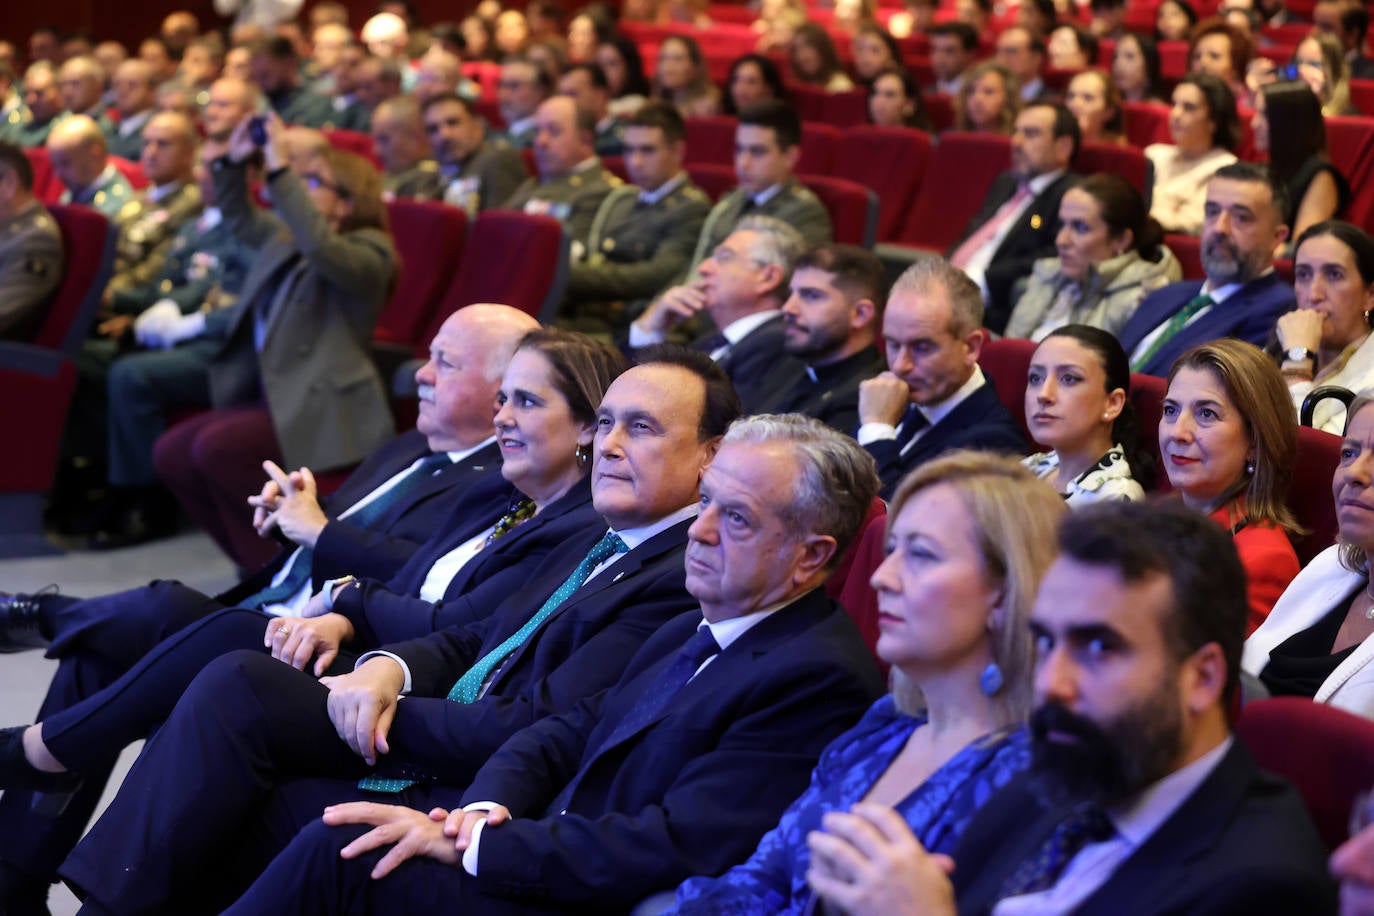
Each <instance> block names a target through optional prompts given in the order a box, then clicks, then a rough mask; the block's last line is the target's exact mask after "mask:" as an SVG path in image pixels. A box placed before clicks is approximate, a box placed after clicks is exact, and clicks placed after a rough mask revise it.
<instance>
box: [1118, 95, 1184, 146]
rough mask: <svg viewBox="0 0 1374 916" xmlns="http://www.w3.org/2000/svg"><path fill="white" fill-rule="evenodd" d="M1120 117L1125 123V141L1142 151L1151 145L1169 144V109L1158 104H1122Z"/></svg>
mask: <svg viewBox="0 0 1374 916" xmlns="http://www.w3.org/2000/svg"><path fill="white" fill-rule="evenodd" d="M1121 115H1122V117H1123V118H1124V119H1125V121H1126V140H1127V141H1128V142H1129V143H1130V144H1131V146H1136V147H1139V148H1140V149H1144V148H1145V147H1147V146H1149V145H1150V144H1151V143H1171V142H1173V141H1172V140H1171V138H1170V136H1169V107H1168V106H1167V105H1161V104H1160V103H1158V102H1124V103H1122V105H1121Z"/></svg>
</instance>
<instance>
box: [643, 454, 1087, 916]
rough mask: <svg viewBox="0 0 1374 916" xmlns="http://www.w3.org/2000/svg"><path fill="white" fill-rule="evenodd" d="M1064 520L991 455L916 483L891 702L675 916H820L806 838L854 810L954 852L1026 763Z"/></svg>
mask: <svg viewBox="0 0 1374 916" xmlns="http://www.w3.org/2000/svg"><path fill="white" fill-rule="evenodd" d="M1064 511H1065V510H1064V503H1063V501H1062V500H1061V499H1060V498H1059V497H1058V496H1057V495H1056V494H1055V493H1054V491H1053V490H1052V489H1050V487H1049V486H1047V485H1046V484H1044V483H1042V482H1040V481H1038V480H1036V479H1035V477H1034V476H1033V475H1032V474H1031V473H1030V471H1028V470H1026V469H1025V468H1024V467H1022V466H1021V465H1020V464H1018V463H1017V462H1016V461H1015V460H1014V459H1011V458H1005V457H999V456H994V455H991V454H986V453H979V452H954V453H951V454H948V455H945V456H943V457H941V458H937V459H935V460H933V461H931V462H929V463H927V464H924V465H922V466H921V467H920V468H919V469H917V470H916V471H914V472H912V474H911V475H910V476H908V477H907V478H906V479H905V480H904V481H902V483H901V485H900V486H899V487H898V488H897V492H896V494H895V496H894V497H893V499H892V505H891V508H890V510H889V514H888V532H887V548H886V550H887V558H886V559H885V560H883V562H882V565H880V566H879V567H878V568H877V570H875V571H874V573H873V576H872V580H871V582H872V585H873V588H874V589H875V590H876V591H877V592H878V614H879V621H878V624H879V629H880V631H881V635H880V636H879V638H878V646H877V651H878V655H879V656H880V657H881V658H882V659H883V660H884V661H886V662H888V663H889V664H891V665H892V677H891V686H892V692H891V694H890V695H889V696H887V697H884V698H883V699H881V700H879V701H878V702H877V703H875V704H874V705H873V706H872V707H871V708H870V709H869V711H868V713H867V714H866V715H865V716H864V718H863V719H862V720H861V721H860V722H859V724H858V725H856V726H855V727H854V728H853V729H851V730H850V731H849V732H847V733H845V734H844V735H841V736H840V737H839V738H837V739H836V740H835V741H834V742H833V743H831V745H830V746H829V747H828V748H827V749H826V750H825V752H824V753H823V754H822V755H821V759H820V762H819V763H818V764H817V766H816V769H815V771H814V772H813V774H812V779H811V786H810V788H808V789H807V791H806V792H805V793H804V794H803V795H802V796H801V797H800V798H799V799H797V801H795V802H794V803H793V804H792V806H791V807H790V808H788V809H787V812H786V813H785V814H783V816H782V820H781V821H780V822H779V824H778V826H777V827H776V828H774V829H773V830H772V831H770V832H769V833H768V834H767V835H766V836H764V838H763V840H762V841H761V842H760V843H759V846H758V849H757V850H756V851H755V853H754V855H753V856H752V857H751V858H750V859H749V861H747V862H745V863H744V864H743V865H739V866H737V867H735V868H733V869H731V870H730V871H728V872H726V873H725V874H724V875H722V876H720V877H718V878H693V879H690V880H688V881H687V882H685V883H684V884H682V885H681V886H680V887H679V888H678V892H677V906H676V907H675V908H674V909H672V910H670V911H669V912H672V913H679V914H690V913H697V914H715V913H722V912H732V913H743V912H748V913H755V914H763V913H787V914H800V913H803V912H811V910H809V909H808V907H809V906H811V905H812V904H813V902H814V901H813V899H812V898H813V893H812V891H811V888H810V887H809V886H808V884H807V881H806V872H807V868H808V866H809V865H810V861H811V856H810V852H809V850H808V848H807V844H806V835H807V833H808V832H809V831H811V830H814V829H818V828H819V826H820V823H821V819H822V817H823V816H824V815H825V814H826V813H827V812H830V811H847V810H849V809H850V808H851V806H853V805H854V804H855V803H856V802H861V801H862V802H869V803H873V804H880V805H887V806H890V807H893V808H895V809H896V811H897V813H898V814H900V815H901V816H902V817H903V819H905V820H906V821H907V823H908V824H909V825H910V827H911V829H912V831H913V832H914V833H915V834H916V836H917V838H918V839H919V840H920V841H921V843H922V845H923V846H924V847H925V848H926V849H927V850H929V851H930V852H935V853H948V852H950V851H951V850H952V849H953V848H954V844H955V843H956V842H957V841H958V839H959V834H960V831H961V830H962V828H963V826H964V824H966V823H967V821H968V818H969V817H970V816H971V815H972V813H973V812H974V811H975V810H976V809H977V808H978V806H979V805H980V804H981V803H982V801H983V800H984V799H985V798H986V797H987V796H988V795H989V794H991V793H992V791H993V790H995V789H996V788H997V787H999V786H1001V785H1003V784H1004V783H1005V782H1006V781H1007V780H1008V779H1010V778H1011V776H1012V775H1014V774H1015V773H1016V772H1017V771H1018V770H1020V769H1021V768H1022V767H1023V766H1024V765H1025V763H1026V762H1027V740H1026V732H1025V729H1024V728H1023V727H1022V723H1024V721H1025V719H1026V716H1027V714H1028V712H1029V709H1030V704H1031V678H1032V671H1033V667H1034V658H1033V646H1032V644H1031V637H1030V629H1029V626H1028V619H1029V615H1030V609H1031V605H1032V604H1033V602H1034V600H1035V593H1036V589H1037V588H1038V586H1039V583H1040V577H1041V576H1042V575H1043V574H1044V572H1045V569H1046V568H1047V567H1048V566H1049V564H1050V562H1051V561H1052V560H1053V559H1054V554H1055V543H1056V538H1055V527H1056V525H1057V523H1058V521H1059V519H1060V518H1061V517H1062V515H1063V513H1064Z"/></svg>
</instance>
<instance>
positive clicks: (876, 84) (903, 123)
mask: <svg viewBox="0 0 1374 916" xmlns="http://www.w3.org/2000/svg"><path fill="white" fill-rule="evenodd" d="M868 120H869V121H871V122H873V124H875V125H876V126H878V127H914V128H916V129H917V130H923V131H925V132H927V133H929V132H930V130H931V126H930V115H929V114H927V113H926V105H925V100H924V99H922V98H921V89H920V87H919V86H917V85H916V79H915V77H913V76H912V75H911V73H909V72H908V71H906V70H899V69H894V68H888V69H886V70H880V71H878V74H877V75H876V76H874V77H873V80H872V81H871V82H870V83H869V86H868Z"/></svg>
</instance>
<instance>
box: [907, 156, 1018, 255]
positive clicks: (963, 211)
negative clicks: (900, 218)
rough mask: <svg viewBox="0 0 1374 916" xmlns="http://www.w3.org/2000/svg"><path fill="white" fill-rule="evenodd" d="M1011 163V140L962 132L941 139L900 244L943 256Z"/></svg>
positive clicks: (931, 159) (908, 217) (908, 215)
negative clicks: (995, 179) (987, 191)
mask: <svg viewBox="0 0 1374 916" xmlns="http://www.w3.org/2000/svg"><path fill="white" fill-rule="evenodd" d="M1010 163H1011V139H1010V138H1009V137H1001V136H996V135H993V134H974V133H963V132H959V131H951V132H949V133H946V134H944V135H943V136H941V137H940V142H939V143H937V144H936V145H935V150H934V152H933V153H932V154H931V157H930V166H929V168H927V169H926V177H925V180H924V181H922V182H921V186H920V188H919V190H917V192H916V199H915V201H914V202H913V203H912V205H911V208H910V210H909V211H908V214H907V219H906V222H905V224H904V225H903V227H902V232H901V235H900V238H899V239H898V241H899V242H901V243H902V244H903V245H910V246H915V247H917V248H927V249H931V250H935V251H941V252H943V251H944V250H945V249H946V248H948V247H949V246H950V245H951V244H952V243H953V242H954V241H955V240H956V239H957V238H959V236H960V235H961V234H962V233H963V231H964V227H966V226H967V225H968V222H969V220H970V219H972V218H973V215H974V214H975V213H977V212H978V207H979V206H980V205H981V204H982V202H983V194H984V193H985V191H986V189H987V188H988V187H989V186H990V185H991V184H992V181H993V179H994V178H996V177H997V175H998V173H999V172H1002V171H1004V170H1006V168H1007V167H1008V166H1009V165H1010Z"/></svg>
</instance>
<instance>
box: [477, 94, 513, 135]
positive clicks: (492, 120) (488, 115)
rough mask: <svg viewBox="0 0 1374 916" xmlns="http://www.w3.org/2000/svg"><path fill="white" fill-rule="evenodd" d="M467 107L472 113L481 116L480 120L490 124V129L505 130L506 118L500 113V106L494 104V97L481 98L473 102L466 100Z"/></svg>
mask: <svg viewBox="0 0 1374 916" xmlns="http://www.w3.org/2000/svg"><path fill="white" fill-rule="evenodd" d="M468 107H469V108H471V109H472V111H473V113H474V114H478V115H481V116H482V120H484V121H486V122H487V124H488V125H490V126H491V129H492V130H505V129H506V119H505V118H504V117H502V115H501V106H500V105H498V104H496V99H494V98H481V99H477V100H476V101H474V102H468Z"/></svg>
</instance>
